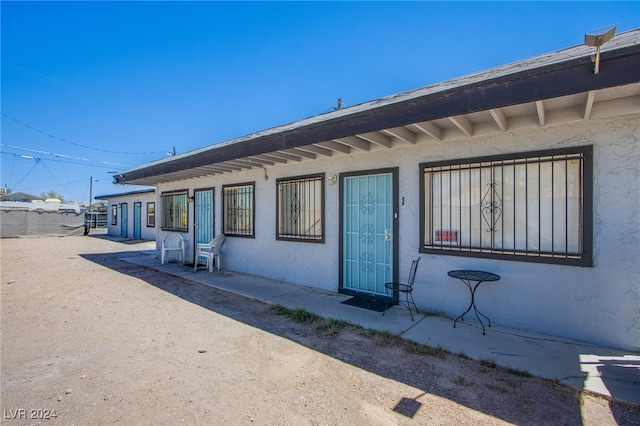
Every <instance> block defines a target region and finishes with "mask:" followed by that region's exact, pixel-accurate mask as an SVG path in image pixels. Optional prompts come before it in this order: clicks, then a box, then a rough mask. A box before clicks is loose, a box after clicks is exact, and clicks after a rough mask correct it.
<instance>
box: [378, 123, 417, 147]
mask: <svg viewBox="0 0 640 426" xmlns="http://www.w3.org/2000/svg"><path fill="white" fill-rule="evenodd" d="M382 131H383V132H384V133H386V134H387V135H389V136H392V137H394V138H398V139H400V140H401V141H403V142H406V143H410V144H411V145H415V143H416V135H415V134H414V133H413V132H411V131H410V130H407V129H405V128H404V127H394V128H392V129H384V130H382Z"/></svg>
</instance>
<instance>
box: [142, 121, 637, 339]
mask: <svg viewBox="0 0 640 426" xmlns="http://www.w3.org/2000/svg"><path fill="white" fill-rule="evenodd" d="M639 123H640V115H639V114H631V115H626V116H623V117H618V118H614V119H600V120H588V121H584V120H581V121H577V122H574V123H572V124H563V125H558V126H548V127H544V128H538V127H535V128H530V129H528V130H521V131H518V132H513V133H512V132H504V133H500V134H497V135H492V136H490V137H489V136H487V137H476V138H467V139H460V140H457V141H452V140H447V141H444V142H443V141H429V142H427V143H419V144H417V145H408V144H400V145H398V147H397V148H396V147H395V146H394V149H391V150H388V149H386V148H376V147H372V149H371V151H369V152H367V153H358V154H354V155H345V156H338V155H336V156H335V157H332V158H331V159H325V160H316V161H305V162H302V163H294V162H290V163H288V164H286V165H279V166H273V167H268V168H267V173H268V180H265V179H264V171H263V170H262V169H253V170H249V171H243V172H237V173H233V174H223V175H217V176H215V177H208V178H201V179H193V180H187V181H181V182H176V183H172V184H164V185H160V186H159V188H158V195H159V194H160V193H161V192H162V191H167V190H174V189H185V188H188V189H189V194H190V195H192V194H193V189H194V188H205V187H206V188H208V187H215V211H216V221H215V228H216V230H215V233H216V234H218V233H219V232H220V217H221V210H220V205H221V201H220V194H221V188H222V185H224V184H232V183H240V182H248V181H255V185H256V186H255V193H256V226H255V235H256V237H255V239H248V238H233V237H229V238H227V241H226V242H225V245H224V247H223V256H224V266H225V269H230V270H237V271H242V272H246V273H250V274H256V275H262V276H265V277H269V278H273V279H277V280H286V281H290V282H294V283H298V284H303V285H308V286H312V287H317V288H321V289H325V290H331V291H337V289H338V282H339V277H338V262H339V259H338V244H339V235H338V232H339V199H338V198H339V185H338V183H336V184H334V185H330V184H328V183H325V184H326V194H325V195H326V202H325V227H326V241H325V243H324V244H309V243H299V242H289V241H277V240H276V239H275V223H276V222H275V214H276V212H275V211H276V208H275V181H276V179H277V178H280V177H292V176H298V175H306V174H310V173H318V172H324V173H326V176H329V175H332V174H335V175H339V174H340V173H344V172H349V171H360V170H369V169H377V168H385V167H400V172H399V197H400V199H402V198H403V197H404V204H401V205H400V207H399V235H396V236H394V237H395V238H396V239H397V240H398V244H399V259H400V262H399V265H398V267H399V274H400V279H401V280H403V279H406V276H407V273H408V269H409V265H410V262H411V260H412V259H414V258H416V257H417V256H419V255H420V256H422V258H423V261H422V263H421V266H420V269H419V271H418V275H417V278H416V288H415V291H414V296H415V299H416V302H417V304H418V306H419V307H420V308H422V309H426V310H432V311H438V312H441V313H444V314H447V315H451V316H457V315H458V314H460V313H461V312H462V311H463V310H464V309H466V307H467V306H468V303H469V292H468V290H467V289H466V287H464V286H463V285H462V284H461V283H460V282H458V281H456V280H453V279H452V278H449V277H448V276H447V271H449V270H452V269H480V270H489V271H492V272H495V273H497V274H499V275H500V276H501V280H500V281H498V282H495V283H485V284H482V286H481V287H480V289H479V290H478V293H477V303H478V305H479V306H480V307H481V308H482V310H483V311H484V312H485V313H486V314H487V315H489V316H490V317H491V320H492V322H494V323H495V324H500V325H505V326H510V327H516V328H521V329H526V330H531V331H537V332H542V333H545V334H550V335H556V336H560V337H565V338H573V339H578V340H582V341H586V342H593V343H597V344H604V345H608V346H612V347H619V348H623V349H631V350H640V284H639V283H640V278H639V277H640V214H639V213H638V212H639V211H640V210H639V208H640V172H639V166H638V164H640V136H639ZM582 145H593V147H594V188H593V190H594V217H593V220H594V267H592V268H585V267H571V266H559V265H547V264H537V263H527V262H514V261H498V260H488V259H479V258H472V257H468V258H467V257H452V256H446V255H425V254H420V253H419V251H418V246H419V235H418V234H419V194H418V188H419V182H418V179H419V172H418V164H419V163H421V162H429V161H435V160H450V159H454V158H468V157H476V156H486V155H495V154H508V153H514V152H526V151H535V150H540V149H549V148H561V147H575V146H582ZM157 205H158V206H159V204H157ZM189 208H190V214H189V226H190V227H191V226H192V221H193V212H192V211H191V210H192V209H193V204H192V203H190V206H189ZM130 211H132V210H131V208H130ZM130 214H131V213H130ZM157 222H158V225H159V223H160V212H158V218H157ZM160 234H162V232H160ZM160 238H161V237H160ZM186 238H187V239H188V240H189V241H191V242H192V241H193V237H192V236H191V235H186ZM192 256H193V248H192V247H188V254H187V259H190V258H192Z"/></svg>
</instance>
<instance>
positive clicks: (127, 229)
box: [95, 189, 157, 240]
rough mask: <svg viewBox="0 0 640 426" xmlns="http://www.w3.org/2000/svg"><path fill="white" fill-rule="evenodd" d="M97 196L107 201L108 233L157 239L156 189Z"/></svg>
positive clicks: (143, 238) (134, 237) (135, 237)
mask: <svg viewBox="0 0 640 426" xmlns="http://www.w3.org/2000/svg"><path fill="white" fill-rule="evenodd" d="M95 198H96V200H106V201H107V207H106V211H107V213H106V215H107V234H108V235H113V236H120V237H123V238H132V239H136V240H155V239H156V235H157V227H156V191H155V189H144V190H139V191H131V192H124V193H122V194H111V195H101V196H98V197H95Z"/></svg>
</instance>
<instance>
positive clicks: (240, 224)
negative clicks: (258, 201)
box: [222, 183, 255, 237]
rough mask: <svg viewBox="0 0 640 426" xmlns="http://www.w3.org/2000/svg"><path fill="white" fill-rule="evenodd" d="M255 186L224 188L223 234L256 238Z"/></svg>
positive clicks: (230, 186)
mask: <svg viewBox="0 0 640 426" xmlns="http://www.w3.org/2000/svg"><path fill="white" fill-rule="evenodd" d="M254 200H255V199H254V184H253V183H245V184H238V185H227V186H223V187H222V211H223V215H222V232H223V233H224V234H225V235H231V236H236V237H253V236H254V219H255V210H254Z"/></svg>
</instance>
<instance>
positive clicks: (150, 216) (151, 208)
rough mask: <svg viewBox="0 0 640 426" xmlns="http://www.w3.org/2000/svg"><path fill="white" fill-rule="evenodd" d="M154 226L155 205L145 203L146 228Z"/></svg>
mask: <svg viewBox="0 0 640 426" xmlns="http://www.w3.org/2000/svg"><path fill="white" fill-rule="evenodd" d="M154 226H156V203H147V227H148V228H153V227H154Z"/></svg>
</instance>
